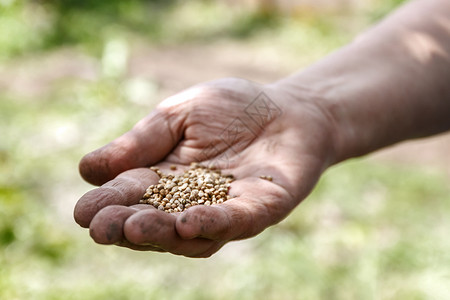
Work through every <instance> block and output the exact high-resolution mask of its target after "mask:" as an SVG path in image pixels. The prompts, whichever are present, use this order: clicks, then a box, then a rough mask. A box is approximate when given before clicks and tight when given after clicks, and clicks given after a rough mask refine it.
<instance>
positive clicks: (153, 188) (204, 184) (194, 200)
mask: <svg viewBox="0 0 450 300" xmlns="http://www.w3.org/2000/svg"><path fill="white" fill-rule="evenodd" d="M150 169H152V170H153V171H154V172H156V174H158V176H159V178H160V179H159V182H158V184H154V185H150V186H149V187H148V188H147V191H146V193H145V194H144V196H143V197H142V199H141V201H140V203H142V204H150V205H153V206H154V207H156V208H157V209H159V210H163V211H165V212H169V213H173V212H182V211H184V210H186V209H188V208H189V207H191V206H195V205H214V204H220V203H223V202H224V201H226V200H228V199H230V198H232V197H231V196H230V195H228V190H229V187H230V184H231V182H232V181H233V180H234V178H233V175H222V173H221V171H220V170H218V169H216V168H215V167H213V166H212V167H206V166H203V165H200V164H198V163H192V164H191V165H190V167H189V169H188V170H186V171H185V172H184V173H183V174H181V175H174V174H163V173H162V172H161V170H159V168H158V167H151V168H150ZM170 169H171V170H176V166H171V167H170Z"/></svg>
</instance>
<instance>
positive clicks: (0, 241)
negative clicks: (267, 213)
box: [0, 0, 450, 300]
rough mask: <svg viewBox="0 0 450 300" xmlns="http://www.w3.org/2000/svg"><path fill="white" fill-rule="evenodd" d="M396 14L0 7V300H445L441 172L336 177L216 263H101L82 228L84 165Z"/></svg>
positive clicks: (230, 7)
mask: <svg viewBox="0 0 450 300" xmlns="http://www.w3.org/2000/svg"><path fill="white" fill-rule="evenodd" d="M401 2H403V1H401V0H400V1H399V0H378V1H376V0H372V1H371V0H366V1H360V2H356V1H353V2H352V1H323V3H325V4H324V5H318V4H313V3H314V1H299V4H290V5H288V6H286V5H279V4H277V2H276V1H260V2H258V1H232V0H229V1H206V0H204V1H200V0H191V1H162V0H161V1H140V0H130V1H119V0H110V1H94V0H89V1H74V0H64V1H63V0H54V1H49V0H40V1H39V0H35V1H31V0H30V1H25V0H23V1H20V0H0V134H1V135H0V299H2V300H3V299H4V300H10V299H45V300H47V299H83V300H86V299H449V297H450V296H449V295H450V288H449V287H450V251H449V250H450V239H448V232H449V228H450V187H449V186H450V184H449V176H448V175H449V174H446V172H445V171H444V170H443V169H441V168H439V166H438V165H436V164H435V165H420V164H419V165H417V164H405V163H401V162H400V163H397V162H395V160H394V161H386V160H380V159H378V160H377V159H358V160H352V161H349V162H346V163H344V164H341V165H339V166H337V167H334V168H332V169H331V170H329V171H328V172H327V173H326V174H325V176H324V177H323V178H322V180H321V181H320V182H319V184H318V186H317V187H316V189H315V190H314V192H313V194H312V195H311V196H310V197H309V198H308V199H307V200H305V202H304V203H303V204H302V205H301V206H300V207H299V208H298V209H296V210H295V211H294V212H293V213H292V214H291V215H290V216H289V217H288V218H287V219H286V220H284V221H283V222H282V223H280V224H279V225H278V226H275V227H272V228H269V229H268V230H266V231H265V232H264V233H262V234H261V235H259V236H258V237H256V238H253V239H251V240H248V241H240V242H234V243H231V244H229V245H227V246H225V247H224V248H223V249H222V250H221V251H220V252H219V253H218V254H216V255H215V256H213V257H212V258H210V259H188V258H183V257H175V256H172V255H168V254H158V253H139V252H133V251H130V250H126V249H120V248H115V247H107V246H100V245H96V244H94V243H93V242H92V241H91V240H90V238H89V236H88V232H87V231H86V230H84V229H81V228H79V227H78V226H77V225H76V224H75V222H74V221H73V219H72V210H73V206H74V204H75V202H76V200H77V199H78V198H79V197H80V196H81V195H82V194H83V193H85V192H86V191H88V190H89V189H91V188H92V187H91V186H90V185H88V184H87V183H84V182H83V181H82V180H81V178H80V177H79V175H78V169H77V164H78V161H79V159H80V158H81V156H82V155H83V154H85V153H87V152H88V151H91V150H93V149H95V148H97V147H99V146H101V145H103V144H104V143H106V142H108V141H110V140H111V139H112V138H114V137H116V136H117V135H119V134H121V133H123V132H125V131H126V130H128V129H129V128H130V127H131V126H132V125H133V124H134V123H135V122H136V121H138V120H139V119H140V118H141V117H143V116H144V115H146V114H147V113H148V112H149V111H151V109H152V107H153V106H154V105H155V104H156V103H157V102H158V101H160V100H162V99H163V98H164V97H166V96H169V95H171V94H173V93H176V92H177V91H179V90H181V89H183V88H186V87H188V86H190V85H192V84H195V83H198V82H201V81H204V80H211V79H215V78H219V77H223V76H240V77H245V78H248V79H251V80H255V81H259V82H262V83H265V82H271V81H273V80H276V79H278V78H280V77H281V76H286V75H288V74H289V73H291V72H293V71H295V70H298V69H300V68H302V67H304V66H306V65H308V64H310V63H312V62H314V61H316V60H318V59H320V58H321V57H323V56H324V55H326V54H327V53H329V52H330V51H332V50H334V49H336V48H338V47H340V46H342V45H344V44H346V43H348V42H350V41H351V40H352V38H353V37H354V36H355V35H356V34H357V33H359V32H361V31H363V30H364V29H365V28H367V27H369V26H370V24H373V23H374V22H376V21H377V20H379V19H380V18H382V17H383V16H385V15H386V14H387V13H389V12H390V11H392V10H393V9H394V8H395V7H396V6H398V5H400V4H401ZM320 3H322V2H320ZM441 150H442V149H441ZM444 152H445V151H444ZM416 155H417V156H421V155H423V153H420V154H418V153H417V154H416ZM445 156H448V152H446V154H444V155H443V156H442V157H445Z"/></svg>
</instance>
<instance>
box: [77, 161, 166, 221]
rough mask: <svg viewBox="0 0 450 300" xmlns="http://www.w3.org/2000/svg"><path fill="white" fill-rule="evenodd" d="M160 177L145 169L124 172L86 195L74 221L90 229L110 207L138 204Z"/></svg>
mask: <svg viewBox="0 0 450 300" xmlns="http://www.w3.org/2000/svg"><path fill="white" fill-rule="evenodd" d="M158 180H159V176H158V175H156V173H154V172H153V171H151V170H149V169H145V168H140V169H132V170H129V171H126V172H123V173H122V174H120V175H119V176H117V177H116V178H115V179H114V180H111V181H109V182H107V183H106V184H104V185H103V186H101V187H100V188H97V189H94V190H91V191H89V192H87V193H86V194H84V195H83V196H82V197H81V198H80V200H79V201H78V202H77V204H76V205H75V209H74V219H75V221H76V222H77V223H78V224H80V226H82V227H86V228H87V227H89V224H90V223H91V220H92V218H93V217H94V216H95V215H96V214H97V212H99V211H100V210H101V209H102V208H104V207H106V206H109V205H125V206H130V205H133V204H137V203H138V202H139V200H140V199H141V198H142V196H143V195H144V193H145V190H146V189H147V187H148V186H149V185H151V184H155V183H157V182H158Z"/></svg>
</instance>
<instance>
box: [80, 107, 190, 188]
mask: <svg viewBox="0 0 450 300" xmlns="http://www.w3.org/2000/svg"><path fill="white" fill-rule="evenodd" d="M178 119H180V117H179V116H178ZM180 124H181V122H180V121H176V120H175V119H173V120H169V117H168V114H167V113H166V112H164V111H163V110H160V109H158V110H155V111H154V112H153V113H151V114H150V115H148V116H147V117H146V118H144V119H142V120H141V121H140V122H139V123H137V124H136V125H135V126H134V127H133V129H132V130H131V131H129V132H127V133H125V134H124V135H122V136H120V137H119V138H117V139H115V140H114V141H112V142H111V143H109V144H107V145H106V146H104V147H102V148H100V149H98V150H95V151H93V152H91V153H89V154H87V155H86V156H84V157H83V158H82V160H81V162H80V165H79V169H80V174H81V176H82V177H83V178H84V179H85V180H86V181H88V182H90V183H92V184H95V185H100V184H103V183H105V182H107V181H108V180H111V179H113V178H114V177H115V176H117V175H118V174H120V173H122V172H124V171H126V170H129V169H133V168H139V167H143V166H148V165H152V164H154V163H156V162H158V161H160V160H161V159H163V158H164V157H165V156H166V155H167V154H168V153H169V152H170V150H171V149H172V148H173V147H174V146H175V145H176V143H177V142H178V141H179V139H180V138H181V134H182V128H181V125H180Z"/></svg>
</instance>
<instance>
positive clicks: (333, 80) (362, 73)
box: [274, 0, 450, 162]
mask: <svg viewBox="0 0 450 300" xmlns="http://www.w3.org/2000/svg"><path fill="white" fill-rule="evenodd" d="M274 86H276V88H277V89H280V90H283V91H284V92H287V93H288V94H290V95H292V97H294V98H295V97H301V98H302V99H304V98H305V97H304V91H305V90H308V91H309V92H310V95H312V97H313V98H315V99H314V101H317V103H318V104H319V105H320V107H322V108H323V110H324V112H325V113H326V114H327V116H328V117H329V118H330V120H331V121H332V122H333V126H334V129H333V131H334V139H335V140H334V145H335V152H336V157H335V159H334V160H335V162H338V161H342V160H344V159H346V158H349V157H354V156H359V155H364V154H366V153H369V152H371V151H374V150H376V149H379V148H381V147H384V146H387V145H390V144H393V143H396V142H398V141H402V140H405V139H410V138H416V137H422V136H427V135H431V134H435V133H439V132H443V131H445V130H448V129H450V2H449V1H447V0H416V1H412V2H411V3H409V4H407V5H406V6H405V7H403V8H401V9H400V10H399V11H397V12H395V13H394V14H392V15H391V16H390V17H388V18H387V19H386V20H384V21H383V22H382V23H380V24H379V25H377V26H375V27H374V28H372V29H371V30H369V31H368V32H366V33H364V34H362V35H361V36H360V37H359V38H357V39H356V40H355V41H354V42H353V43H352V44H350V45H348V46H346V47H344V48H342V49H341V50H339V51H337V52H336V53H334V54H332V55H330V56H329V57H327V58H325V59H323V60H322V61H320V62H319V63H317V64H315V65H313V66H311V67H309V68H308V69H306V70H304V71H302V72H300V73H298V74H295V75H293V76H290V77H288V78H285V79H283V80H281V81H279V82H277V83H275V84H274Z"/></svg>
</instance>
